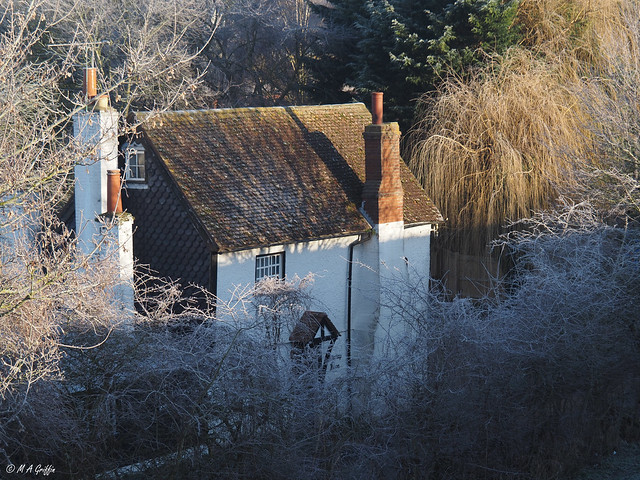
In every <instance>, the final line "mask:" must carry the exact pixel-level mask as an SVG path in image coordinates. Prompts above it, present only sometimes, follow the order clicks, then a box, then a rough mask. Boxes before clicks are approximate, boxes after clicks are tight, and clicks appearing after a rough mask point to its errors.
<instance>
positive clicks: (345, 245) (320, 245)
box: [217, 235, 359, 368]
mask: <svg viewBox="0 0 640 480" xmlns="http://www.w3.org/2000/svg"><path fill="white" fill-rule="evenodd" d="M358 238H359V237H358V235H352V236H346V237H339V238H330V239H326V240H316V241H311V242H301V243H295V244H288V245H274V246H270V247H265V248H256V249H251V250H243V251H240V252H231V253H224V254H220V255H219V256H218V272H217V296H218V299H219V301H220V302H221V303H227V302H230V301H232V300H233V297H234V295H237V294H239V293H240V292H242V291H246V289H247V288H251V287H252V286H253V285H254V281H255V266H256V256H257V255H264V254H270V253H278V252H285V276H286V278H288V279H292V278H294V277H295V276H296V275H297V276H298V277H300V278H303V277H305V276H307V275H308V274H309V273H311V274H313V276H314V281H313V283H312V286H311V289H310V294H311V296H312V297H313V302H312V304H311V305H310V307H309V308H310V310H314V311H321V312H326V313H327V315H328V316H329V318H330V319H331V321H332V322H333V324H334V325H335V326H336V328H337V329H338V330H339V331H340V334H341V337H340V338H339V339H338V341H337V342H336V344H335V346H334V348H333V351H332V358H333V367H334V368H337V367H339V366H341V365H344V364H345V361H346V341H347V291H348V288H347V276H348V271H349V269H348V267H349V262H348V257H349V245H350V244H351V243H353V242H354V241H356V240H357V239H358Z"/></svg>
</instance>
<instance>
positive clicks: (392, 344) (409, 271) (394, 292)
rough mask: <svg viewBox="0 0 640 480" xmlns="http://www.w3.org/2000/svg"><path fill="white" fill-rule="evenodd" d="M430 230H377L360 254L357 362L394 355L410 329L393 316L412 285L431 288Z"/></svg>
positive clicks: (396, 225)
mask: <svg viewBox="0 0 640 480" xmlns="http://www.w3.org/2000/svg"><path fill="white" fill-rule="evenodd" d="M431 229H432V226H431V225H419V226H405V225H404V224H403V222H394V223H388V224H382V225H376V226H375V229H374V230H375V236H374V237H373V238H372V239H371V241H369V242H367V243H365V244H363V245H361V246H358V247H357V248H356V251H355V256H356V258H355V263H354V282H353V285H354V290H353V298H354V301H353V304H352V305H353V306H352V359H353V361H354V362H356V363H357V362H359V361H364V362H366V361H367V360H368V359H369V358H370V357H371V356H372V355H383V354H385V353H388V352H389V349H391V351H393V350H394V349H395V348H396V347H397V345H396V343H397V341H398V340H399V339H401V338H402V337H403V336H404V334H405V327H406V325H405V324H404V322H403V321H402V319H401V318H398V317H397V316H396V315H394V313H393V308H392V307H393V305H394V304H395V303H397V301H398V298H399V297H400V296H401V295H402V294H404V293H406V292H407V288H408V287H411V286H413V285H418V284H420V283H422V285H426V286H428V278H429V272H430V258H429V253H430V235H431Z"/></svg>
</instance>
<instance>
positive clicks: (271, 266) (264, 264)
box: [256, 253, 284, 282]
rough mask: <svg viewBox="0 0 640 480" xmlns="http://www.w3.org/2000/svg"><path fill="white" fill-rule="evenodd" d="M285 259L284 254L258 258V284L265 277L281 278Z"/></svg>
mask: <svg viewBox="0 0 640 480" xmlns="http://www.w3.org/2000/svg"><path fill="white" fill-rule="evenodd" d="M283 258H284V253H275V254H270V255H260V256H258V257H256V282H257V281H259V280H261V279H262V278H264V277H281V276H282V269H281V265H282V259H283Z"/></svg>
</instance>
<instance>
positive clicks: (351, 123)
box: [120, 94, 442, 354]
mask: <svg viewBox="0 0 640 480" xmlns="http://www.w3.org/2000/svg"><path fill="white" fill-rule="evenodd" d="M378 98H380V100H381V94H380V96H379V97H378ZM374 103H375V104H376V105H377V107H375V111H374V117H375V118H374V121H373V122H372V117H371V114H370V113H369V111H368V110H367V108H366V107H365V106H364V105H363V104H361V103H352V104H345V105H328V106H300V107H269V108H234V109H215V110H202V111H177V112H165V113H160V114H153V115H152V114H149V113H142V112H140V113H137V114H136V119H135V120H136V122H140V127H139V128H138V132H137V135H135V136H134V137H133V138H128V139H126V140H121V150H122V152H123V155H122V156H121V164H120V167H121V169H122V170H123V171H124V174H125V183H124V190H123V193H122V197H123V202H124V208H125V210H126V211H128V212H130V213H131V214H133V216H134V217H135V219H136V232H135V237H134V239H135V242H134V255H135V257H136V258H137V260H138V261H139V262H140V263H141V264H146V265H149V266H150V267H151V269H153V270H155V271H157V272H158V273H160V275H162V276H166V277H169V278H172V279H174V280H179V281H180V282H182V283H183V285H185V286H187V285H189V284H195V285H200V286H203V287H206V288H207V289H209V290H210V291H211V292H213V293H214V294H215V295H216V296H217V297H218V298H220V299H221V300H226V299H228V298H229V296H230V295H231V294H232V292H233V291H234V290H235V289H236V287H237V286H238V285H247V284H251V283H253V282H256V281H258V280H260V279H261V278H263V277H265V276H277V277H280V278H286V277H289V278H291V277H293V276H295V275H297V276H300V277H304V276H306V275H307V274H308V273H313V274H315V282H314V285H313V289H312V294H313V297H314V298H316V299H317V304H316V305H313V310H317V311H322V312H326V313H327V315H328V316H329V318H330V319H331V321H332V322H333V324H334V325H335V326H336V327H337V329H338V330H339V331H340V333H341V339H344V341H343V344H344V345H343V346H342V347H341V349H342V351H343V352H344V353H346V354H348V353H349V351H350V350H349V347H351V348H356V349H370V348H372V347H373V345H374V339H375V336H376V335H378V334H380V332H383V331H385V328H386V327H385V325H384V321H385V314H384V312H382V314H381V311H380V292H381V291H382V290H384V281H385V278H387V276H397V275H405V276H407V277H409V276H411V275H416V276H419V277H423V278H426V277H427V276H428V275H429V264H430V262H429V246H430V235H431V232H432V231H433V229H434V227H435V226H436V225H437V224H438V223H439V222H441V221H442V217H441V216H440V213H439V212H438V210H437V208H436V207H435V205H434V204H433V202H432V201H431V200H430V199H429V197H428V196H427V194H426V193H425V192H424V190H423V189H422V188H421V186H420V185H419V183H418V182H417V180H416V178H415V177H414V176H413V175H412V173H411V172H410V171H409V169H408V168H407V166H406V165H405V163H404V162H403V161H402V160H401V158H400V155H399V138H400V131H399V128H398V125H397V123H382V106H381V102H377V101H376V102H374ZM364 266H366V267H364ZM336 348H338V347H336Z"/></svg>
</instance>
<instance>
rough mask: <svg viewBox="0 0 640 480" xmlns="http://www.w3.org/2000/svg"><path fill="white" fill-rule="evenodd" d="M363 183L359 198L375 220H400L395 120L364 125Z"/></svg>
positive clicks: (400, 202) (402, 214)
mask: <svg viewBox="0 0 640 480" xmlns="http://www.w3.org/2000/svg"><path fill="white" fill-rule="evenodd" d="M363 136H364V142H365V177H366V181H365V185H364V188H363V190H362V200H363V202H364V209H365V212H367V215H368V216H369V218H371V220H372V221H373V223H374V224H376V225H377V224H382V223H392V222H400V221H402V220H403V218H404V209H403V203H404V202H403V197H404V192H403V189H402V181H401V175H400V162H401V159H400V129H399V127H398V124H397V123H395V122H394V123H384V124H378V125H376V124H372V125H367V126H366V127H365V131H364V134H363Z"/></svg>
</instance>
